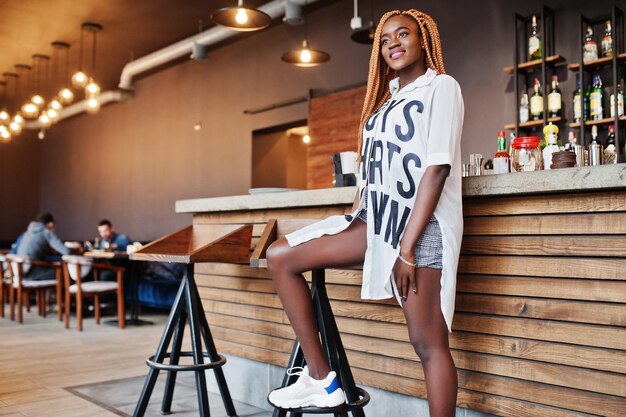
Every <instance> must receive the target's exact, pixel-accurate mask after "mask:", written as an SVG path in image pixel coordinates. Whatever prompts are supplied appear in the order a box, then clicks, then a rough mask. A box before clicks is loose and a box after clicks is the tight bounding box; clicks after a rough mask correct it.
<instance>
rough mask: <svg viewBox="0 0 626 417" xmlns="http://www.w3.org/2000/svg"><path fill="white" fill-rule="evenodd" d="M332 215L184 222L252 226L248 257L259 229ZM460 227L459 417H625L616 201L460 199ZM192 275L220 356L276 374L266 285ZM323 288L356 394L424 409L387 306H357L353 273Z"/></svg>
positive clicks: (621, 201) (335, 273) (273, 300)
mask: <svg viewBox="0 0 626 417" xmlns="http://www.w3.org/2000/svg"><path fill="white" fill-rule="evenodd" d="M482 181H484V180H482ZM464 185H465V184H464ZM341 201H342V202H341V203H340V204H336V205H332V204H329V203H328V202H325V203H324V205H322V206H318V207H316V206H314V205H313V206H309V207H303V206H299V207H293V208H271V209H266V210H262V209H256V210H231V211H222V210H220V211H216V212H214V213H211V212H204V213H197V214H195V215H194V224H208V223H231V224H232V223H241V224H253V225H254V227H253V241H252V247H251V251H252V250H253V249H254V247H255V245H256V242H258V239H259V237H260V235H261V233H262V230H263V227H264V225H265V222H266V221H267V220H268V219H271V218H278V219H295V218H300V219H312V218H320V219H321V218H324V217H326V216H329V215H332V214H340V213H346V212H348V211H349V208H350V204H349V203H347V198H344V199H342V200H341ZM464 215H465V235H464V238H463V249H462V255H461V259H460V263H459V275H458V284H457V287H458V288H457V303H456V312H455V316H454V322H453V332H452V333H451V335H450V343H451V348H452V355H453V358H454V361H455V363H456V366H457V369H458V374H459V396H458V405H459V406H460V407H466V408H470V409H474V410H478V411H482V412H487V413H492V414H495V415H499V416H511V417H513V416H515V417H520V416H529V417H530V416H532V417H538V416H541V417H545V416H559V417H565V416H568V417H574V416H576V417H580V416H583V415H602V416H620V417H623V416H624V415H626V187H623V188H622V189H619V188H615V187H614V188H613V189H612V190H610V191H598V190H593V189H591V190H585V191H576V192H555V193H553V194H550V195H516V196H507V195H502V196H480V195H475V196H472V197H469V196H468V197H465V200H464ZM278 234H279V235H280V234H281V232H280V230H279V231H278ZM196 273H197V276H196V281H197V283H198V287H199V291H200V295H201V297H202V299H203V303H204V308H205V311H206V315H207V318H208V320H209V322H210V324H211V329H212V331H213V335H214V337H215V339H216V343H217V345H218V348H219V350H220V351H222V352H226V353H229V354H232V355H236V356H240V357H245V358H249V359H254V360H258V361H262V362H268V363H272V364H276V365H280V366H285V365H286V364H287V360H288V357H289V353H290V351H291V348H292V341H293V338H294V334H293V331H292V329H291V327H290V325H289V322H288V320H287V317H286V315H285V313H284V312H283V310H282V307H281V303H280V300H279V298H278V296H277V295H276V294H275V293H274V289H273V286H272V282H271V280H270V279H269V278H268V274H267V271H265V270H259V269H256V268H250V267H249V266H245V265H235V264H224V263H207V264H198V265H197V267H196ZM327 283H328V285H327V286H328V295H329V298H330V299H331V303H332V305H333V309H334V312H335V315H336V317H337V324H338V326H339V330H340V331H341V333H342V339H343V342H344V345H345V347H346V349H347V351H348V356H349V359H350V363H351V365H352V368H353V373H354V375H355V378H356V380H357V383H359V384H363V385H367V386H372V387H376V388H381V389H384V390H388V391H393V392H398V393H402V394H407V395H412V396H418V397H423V398H425V396H426V390H425V385H424V375H423V372H422V368H421V366H420V364H419V363H418V362H419V360H418V358H417V356H416V354H415V353H414V351H413V349H412V346H411V345H410V344H409V342H408V333H407V329H406V325H405V321H404V317H403V314H402V310H401V309H400V307H399V306H398V305H397V303H396V302H395V301H394V300H385V301H365V300H361V299H360V297H359V294H360V284H361V271H359V270H344V269H342V270H329V271H328V272H327ZM372 400H373V401H376V398H373V399H372Z"/></svg>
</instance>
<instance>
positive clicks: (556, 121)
mask: <svg viewBox="0 0 626 417" xmlns="http://www.w3.org/2000/svg"><path fill="white" fill-rule="evenodd" d="M564 121H565V119H563V118H562V117H550V118H548V123H553V124H555V125H556V124H559V123H562V122H564ZM544 123H545V121H544V119H539V120H531V121H530V122H525V123H520V124H519V127H520V129H524V128H530V127H537V126H543V124H544ZM504 129H505V130H515V123H509V124H508V125H505V126H504Z"/></svg>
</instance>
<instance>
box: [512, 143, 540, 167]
mask: <svg viewBox="0 0 626 417" xmlns="http://www.w3.org/2000/svg"><path fill="white" fill-rule="evenodd" d="M540 141H541V138H539V137H537V136H524V137H519V138H515V139H514V140H513V145H512V147H513V151H512V152H511V172H526V171H539V170H542V169H543V158H542V157H541V150H540V149H539V142H540Z"/></svg>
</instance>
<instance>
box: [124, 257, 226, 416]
mask: <svg viewBox="0 0 626 417" xmlns="http://www.w3.org/2000/svg"><path fill="white" fill-rule="evenodd" d="M187 321H188V322H189V328H190V333H191V348H192V350H191V351H190V352H183V351H181V347H182V344H183V335H184V332H185V325H186V323H187ZM172 337H174V342H173V345H172V350H171V351H170V352H168V351H167V349H168V346H169V345H170V342H171V340H172ZM203 341H204V345H205V347H206V351H204V350H203V348H202V342H203ZM181 356H182V357H193V362H194V363H193V364H192V365H191V364H190V365H180V364H179V363H178V362H179V359H180V357H181ZM166 358H169V363H164V361H165V360H166ZM205 358H207V359H208V362H205V361H204V359H205ZM225 363H226V358H225V357H223V356H222V355H220V354H218V353H217V349H216V348H215V343H214V342H213V337H212V336H211V331H210V330H209V323H208V322H207V320H206V316H205V315H204V311H203V309H202V302H201V301H200V296H199V294H198V289H197V287H196V283H195V281H194V275H193V264H189V265H188V266H187V273H186V275H185V277H183V280H182V282H181V284H180V288H179V289H178V294H177V295H176V300H175V301H174V305H173V307H172V310H171V312H170V316H169V318H168V319H167V325H166V326H165V331H164V332H163V336H162V337H161V341H160V342H159V346H158V348H157V351H156V354H155V355H154V356H151V357H149V358H148V359H147V360H146V364H147V365H148V366H149V367H150V371H149V372H148V377H147V378H146V382H145V384H144V387H143V390H142V392H141V396H140V397H139V401H138V402H137V407H136V408H135V413H134V414H133V416H134V417H142V416H143V415H144V414H145V412H146V408H147V407H148V403H149V401H150V396H151V395H152V391H153V389H154V385H155V384H156V380H157V377H158V376H159V371H166V372H167V380H166V382H165V394H164V396H163V403H162V404H161V413H162V414H170V413H171V407H172V397H173V395H174V385H175V384H176V374H177V372H195V374H196V391H197V394H198V405H199V415H200V416H201V417H210V415H211V414H210V411H209V399H208V394H207V383H206V375H205V371H206V370H207V369H212V370H213V371H214V372H215V379H216V380H217V386H218V387H219V390H220V394H221V396H222V400H223V401H224V408H225V409H226V413H227V415H228V416H229V417H237V412H236V411H235V406H234V405H233V400H232V398H231V396H230V392H229V390H228V385H227V384H226V379H225V378H224V372H223V371H222V368H221V367H222V365H224V364H225Z"/></svg>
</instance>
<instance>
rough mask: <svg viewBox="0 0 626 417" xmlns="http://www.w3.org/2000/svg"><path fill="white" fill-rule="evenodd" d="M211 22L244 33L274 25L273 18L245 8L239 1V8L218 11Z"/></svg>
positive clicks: (241, 1) (212, 16)
mask: <svg viewBox="0 0 626 417" xmlns="http://www.w3.org/2000/svg"><path fill="white" fill-rule="evenodd" d="M211 20H213V21H214V22H215V23H217V24H218V25H221V26H226V27H228V28H231V29H234V30H238V31H242V32H252V31H255V30H261V29H265V28H266V27H268V26H269V25H270V23H272V18H271V17H270V16H269V15H268V14H267V13H264V12H262V11H260V10H257V9H249V8H247V7H244V6H243V0H238V1H237V7H224V8H222V9H219V10H216V11H215V12H213V14H212V15H211Z"/></svg>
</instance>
